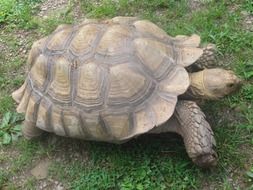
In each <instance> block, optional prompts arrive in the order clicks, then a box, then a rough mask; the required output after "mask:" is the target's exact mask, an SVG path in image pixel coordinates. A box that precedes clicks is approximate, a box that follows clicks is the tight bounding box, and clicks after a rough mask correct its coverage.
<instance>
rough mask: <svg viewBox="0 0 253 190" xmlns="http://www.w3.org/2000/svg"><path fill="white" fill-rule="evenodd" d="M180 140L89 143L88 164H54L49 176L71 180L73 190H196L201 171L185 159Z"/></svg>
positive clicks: (152, 138)
mask: <svg viewBox="0 0 253 190" xmlns="http://www.w3.org/2000/svg"><path fill="white" fill-rule="evenodd" d="M178 140H179V139H177V138H175V137H170V138H168V139H165V138H162V139H159V138H157V136H156V137H152V136H151V137H148V138H147V137H142V138H141V139H139V140H136V141H131V142H129V143H126V144H123V145H110V144H103V143H89V144H88V143H86V144H85V147H86V149H87V146H88V152H89V154H90V155H89V158H90V159H89V160H88V161H85V162H76V161H73V160H72V161H71V160H70V162H68V165H67V166H63V165H62V163H61V162H55V163H54V165H53V166H52V167H51V172H50V173H51V175H52V176H58V177H60V179H68V180H67V181H68V182H69V183H68V184H67V185H68V186H69V188H71V189H168V188H169V189H197V186H198V184H199V180H198V179H197V178H196V176H197V175H198V174H199V173H200V170H199V169H198V168H196V167H195V166H192V165H191V163H190V161H189V160H188V159H185V158H186V155H185V152H184V148H183V147H182V144H181V143H180V142H181V141H178ZM175 145H176V146H175ZM80 149H82V145H81V146H80ZM182 171H183V172H182Z"/></svg>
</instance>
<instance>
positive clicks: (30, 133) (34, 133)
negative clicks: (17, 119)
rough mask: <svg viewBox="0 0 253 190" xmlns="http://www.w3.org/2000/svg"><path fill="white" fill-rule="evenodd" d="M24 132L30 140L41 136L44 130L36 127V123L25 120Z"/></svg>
mask: <svg viewBox="0 0 253 190" xmlns="http://www.w3.org/2000/svg"><path fill="white" fill-rule="evenodd" d="M22 133H23V136H24V137H25V138H26V139H28V140H30V139H34V138H36V137H39V136H40V135H41V134H42V133H43V131H42V130H41V129H39V128H38V127H36V125H35V123H33V122H30V121H26V120H25V121H24V123H23V127H22Z"/></svg>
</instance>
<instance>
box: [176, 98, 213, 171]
mask: <svg viewBox="0 0 253 190" xmlns="http://www.w3.org/2000/svg"><path fill="white" fill-rule="evenodd" d="M175 116H176V118H177V120H178V122H179V123H180V125H179V126H178V128H179V129H178V132H179V133H180V134H181V135H182V137H183V139H184V143H185V147H186V151H187V153H188V155H189V157H190V158H191V159H192V161H193V162H194V163H195V164H197V165H198V166H200V167H204V168H207V167H211V166H215V165H216V164H217V154H216V152H215V151H214V147H215V139H214V137H213V131H212V129H211V127H210V125H209V124H208V122H207V121H206V120H205V115H204V113H203V112H202V111H201V110H200V108H199V107H198V106H197V104H196V103H195V102H192V101H179V102H178V104H177V106H176V110H175Z"/></svg>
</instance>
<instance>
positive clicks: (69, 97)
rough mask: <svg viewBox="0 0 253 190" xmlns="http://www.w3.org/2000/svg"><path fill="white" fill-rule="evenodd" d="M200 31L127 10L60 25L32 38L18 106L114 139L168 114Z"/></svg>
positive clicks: (69, 129)
mask: <svg viewBox="0 0 253 190" xmlns="http://www.w3.org/2000/svg"><path fill="white" fill-rule="evenodd" d="M198 45H199V37H198V36H196V35H193V36H191V37H187V36H177V37H176V38H173V37H170V36H168V35H167V34H166V33H165V32H164V31H163V30H162V29H160V28H159V27H157V26H156V25H155V24H153V23H151V22H149V21H144V20H137V19H136V18H133V17H115V18H113V19H111V20H106V21H97V20H85V21H84V22H83V23H82V24H80V25H75V26H70V25H61V26H59V27H58V28H57V29H56V31H55V32H54V33H53V34H52V35H50V36H49V37H47V38H43V39H42V40H40V41H38V42H35V43H34V45H33V47H32V50H31V52H30V55H29V59H28V64H29V67H30V71H29V73H28V76H27V79H26V81H25V83H24V85H23V86H22V87H21V88H20V89H18V90H17V91H15V92H14V93H13V98H14V99H15V100H16V101H17V102H18V103H19V106H18V108H17V111H18V112H23V113H25V115H26V117H25V118H26V120H27V121H30V122H34V123H36V126H37V127H39V128H41V129H43V130H45V131H49V132H54V133H56V134H58V135H61V136H68V137H75V138H82V139H87V140H98V141H109V142H120V141H123V140H127V139H129V138H131V137H133V136H136V135H139V134H142V133H145V132H147V131H149V130H151V129H152V128H154V127H155V126H158V125H160V124H162V123H164V122H166V121H167V120H168V119H169V118H170V117H171V115H172V114H173V112H174V109H175V105H176V103H177V96H178V95H180V94H182V93H184V92H185V91H186V89H187V88H188V86H189V77H188V73H187V71H186V70H185V69H184V67H185V66H188V65H190V64H192V63H193V62H194V61H196V60H197V59H198V58H199V57H200V56H201V54H202V50H201V49H199V48H197V47H198Z"/></svg>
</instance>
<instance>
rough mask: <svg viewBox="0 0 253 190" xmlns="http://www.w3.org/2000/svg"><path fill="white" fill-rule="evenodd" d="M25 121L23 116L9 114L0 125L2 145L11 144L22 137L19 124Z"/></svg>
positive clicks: (5, 115) (0, 141) (6, 114)
mask: <svg viewBox="0 0 253 190" xmlns="http://www.w3.org/2000/svg"><path fill="white" fill-rule="evenodd" d="M22 120H24V117H23V115H21V114H17V113H15V112H14V113H11V112H7V113H5V114H4V116H3V119H2V122H1V125H0V145H7V144H10V143H11V142H12V141H16V140H17V139H18V137H20V136H21V125H19V124H17V122H19V121H22Z"/></svg>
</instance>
